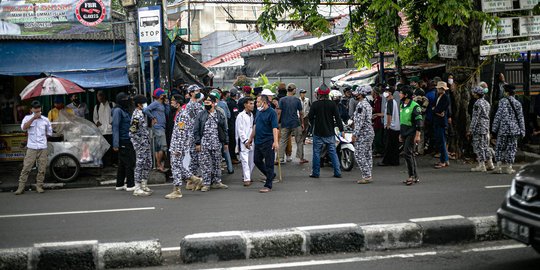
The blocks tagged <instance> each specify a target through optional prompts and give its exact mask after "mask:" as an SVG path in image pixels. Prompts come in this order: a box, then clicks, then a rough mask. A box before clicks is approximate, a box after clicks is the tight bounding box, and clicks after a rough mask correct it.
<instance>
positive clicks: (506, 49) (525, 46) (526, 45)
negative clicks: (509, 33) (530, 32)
mask: <svg viewBox="0 0 540 270" xmlns="http://www.w3.org/2000/svg"><path fill="white" fill-rule="evenodd" d="M534 50H540V40H530V41H520V42H511V43H503V44H493V45H485V46H480V55H481V56H488V55H497V54H504V53H515V52H526V51H534Z"/></svg>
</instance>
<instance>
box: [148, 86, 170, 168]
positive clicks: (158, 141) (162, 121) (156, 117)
mask: <svg viewBox="0 0 540 270" xmlns="http://www.w3.org/2000/svg"><path fill="white" fill-rule="evenodd" d="M169 111H170V108H169V104H168V101H167V95H166V94H165V91H163V89H161V88H157V89H156V90H154V102H152V103H151V104H150V105H148V107H146V108H144V109H143V113H144V114H145V115H146V116H148V117H150V119H152V131H153V133H154V155H155V157H156V168H158V170H160V171H161V172H166V171H167V170H165V160H164V159H165V153H166V152H167V137H166V136H165V128H166V126H167V116H166V115H165V114H166V113H168V112H169Z"/></svg>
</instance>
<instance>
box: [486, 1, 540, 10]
mask: <svg viewBox="0 0 540 270" xmlns="http://www.w3.org/2000/svg"><path fill="white" fill-rule="evenodd" d="M538 3H540V0H519V1H514V0H482V11H483V12H505V11H512V10H528V9H533V8H534V6H536V5H537V4H538Z"/></svg>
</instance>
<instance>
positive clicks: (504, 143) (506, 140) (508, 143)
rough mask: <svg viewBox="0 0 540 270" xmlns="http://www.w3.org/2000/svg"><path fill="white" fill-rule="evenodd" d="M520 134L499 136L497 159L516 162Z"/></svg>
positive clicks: (496, 148)
mask: <svg viewBox="0 0 540 270" xmlns="http://www.w3.org/2000/svg"><path fill="white" fill-rule="evenodd" d="M518 137H519V136H497V144H496V145H495V161H497V162H504V163H510V164H512V163H514V159H515V158H516V152H517V146H518V144H517V141H518Z"/></svg>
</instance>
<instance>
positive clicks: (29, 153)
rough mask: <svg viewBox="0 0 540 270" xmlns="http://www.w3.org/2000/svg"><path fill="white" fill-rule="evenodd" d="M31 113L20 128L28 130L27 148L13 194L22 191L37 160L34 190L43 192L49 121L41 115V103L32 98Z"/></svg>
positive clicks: (50, 132)
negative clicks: (17, 184)
mask: <svg viewBox="0 0 540 270" xmlns="http://www.w3.org/2000/svg"><path fill="white" fill-rule="evenodd" d="M31 106H32V108H31V111H32V114H30V115H27V116H25V117H24V119H23V121H22V124H21V129H22V130H23V131H26V132H28V142H27V144H26V147H27V150H26V155H24V165H23V169H22V171H21V176H20V177H19V187H18V188H17V191H15V195H21V194H23V193H24V188H25V186H26V181H27V180H28V174H29V173H30V170H31V169H32V167H33V166H34V164H35V163H36V161H37V164H38V174H37V176H36V191H37V192H38V193H43V192H44V190H43V182H44V180H45V169H46V168H47V137H48V136H52V133H53V131H52V127H51V122H49V119H47V117H45V116H43V115H41V103H40V102H39V101H38V100H34V101H32V103H31Z"/></svg>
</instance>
